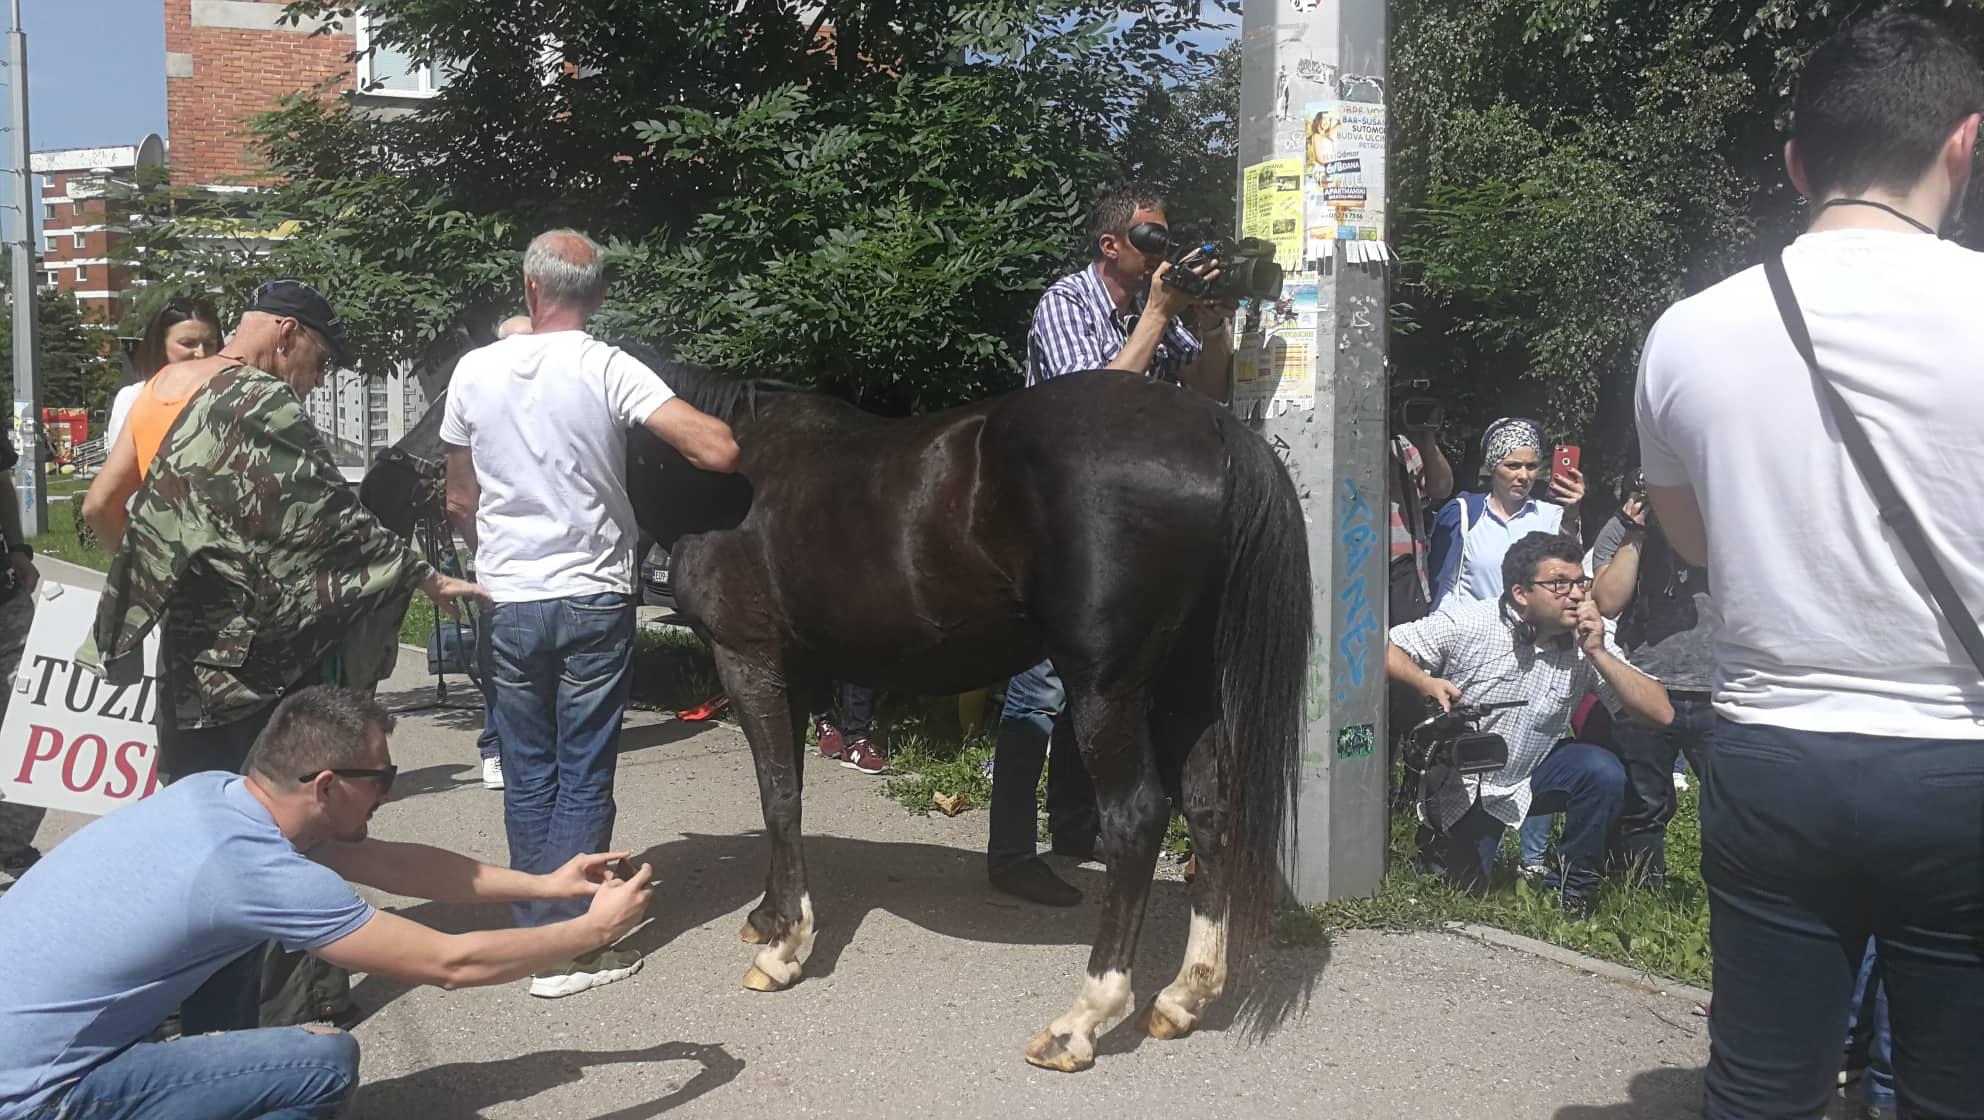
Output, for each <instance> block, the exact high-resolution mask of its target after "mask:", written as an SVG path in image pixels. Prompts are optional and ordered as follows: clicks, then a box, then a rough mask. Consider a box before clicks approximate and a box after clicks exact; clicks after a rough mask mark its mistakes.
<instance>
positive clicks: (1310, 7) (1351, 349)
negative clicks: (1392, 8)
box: [1235, 0, 1391, 904]
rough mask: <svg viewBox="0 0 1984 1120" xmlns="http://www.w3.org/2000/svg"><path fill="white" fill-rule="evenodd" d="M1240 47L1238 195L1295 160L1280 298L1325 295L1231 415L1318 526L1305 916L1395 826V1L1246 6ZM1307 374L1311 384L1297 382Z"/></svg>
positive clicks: (1304, 825) (1305, 793)
mask: <svg viewBox="0 0 1984 1120" xmlns="http://www.w3.org/2000/svg"><path fill="white" fill-rule="evenodd" d="M1241 38H1242V42H1241V77H1240V121H1241V124H1240V166H1241V168H1242V169H1243V171H1244V170H1245V169H1250V168H1252V169H1255V170H1254V171H1253V172H1252V173H1251V175H1247V176H1243V182H1242V192H1241V193H1242V196H1243V198H1247V199H1249V201H1248V202H1247V203H1246V205H1247V206H1249V207H1253V206H1256V205H1257V204H1258V205H1259V207H1260V208H1261V210H1262V212H1265V211H1266V209H1267V205H1268V204H1267V203H1265V202H1260V201H1259V200H1260V199H1261V198H1262V197H1263V194H1262V192H1264V191H1265V190H1266V189H1267V187H1268V184H1269V183H1270V182H1271V181H1272V176H1271V175H1270V172H1269V169H1266V168H1263V167H1262V166H1261V165H1263V164H1264V163H1266V162H1267V161H1291V160H1292V161H1295V165H1299V167H1300V170H1301V172H1302V175H1303V180H1302V191H1303V200H1302V203H1301V211H1302V213H1301V218H1302V223H1303V224H1302V231H1303V233H1304V235H1305V236H1304V237H1303V240H1302V250H1301V252H1300V258H1301V266H1300V267H1301V271H1302V272H1306V273H1307V274H1308V275H1307V276H1304V275H1301V274H1299V273H1298V272H1295V271H1291V273H1290V275H1289V278H1288V283H1287V284H1286V285H1285V287H1284V294H1285V295H1286V294H1287V293H1289V292H1291V291H1293V292H1296V293H1298V298H1297V302H1295V303H1294V304H1293V306H1294V307H1295V308H1298V309H1299V308H1302V307H1304V306H1307V305H1306V303H1305V302H1303V301H1304V300H1306V293H1307V291H1308V290H1309V289H1308V282H1311V281H1312V282H1313V285H1314V288H1313V290H1314V293H1315V295H1314V301H1315V302H1314V304H1313V311H1312V312H1311V313H1310V315H1309V317H1308V319H1307V320H1306V321H1305V320H1296V319H1291V318H1289V317H1288V312H1287V311H1286V310H1285V309H1284V310H1283V311H1281V312H1280V313H1279V315H1278V316H1277V317H1278V318H1279V319H1280V320H1281V321H1282V322H1283V323H1284V324H1285V325H1287V326H1288V327H1289V328H1291V330H1290V331H1289V332H1288V333H1286V334H1285V335H1283V340H1282V341H1280V342H1275V343H1271V344H1270V348H1277V347H1278V348H1279V352H1280V353H1281V355H1282V356H1283V359H1284V365H1283V367H1282V368H1280V369H1279V370H1275V369H1274V366H1273V362H1272V361H1270V362H1269V363H1268V365H1269V373H1268V374H1267V375H1266V376H1264V377H1262V378H1261V379H1260V380H1257V381H1255V382H1253V383H1252V384H1253V396H1252V397H1249V395H1248V393H1247V391H1246V389H1247V385H1248V383H1247V382H1244V381H1242V382H1236V387H1235V407H1236V409H1238V410H1239V411H1240V412H1241V414H1242V415H1243V416H1246V417H1248V418H1250V419H1252V418H1258V419H1259V430H1260V431H1261V433H1262V435H1264V436H1266V437H1267V438H1268V440H1269V442H1270V443H1272V444H1274V446H1275V447H1276V449H1277V450H1278V451H1279V452H1280V453H1281V455H1282V458H1283V460H1284V461H1285V462H1286V463H1287V464H1288V466H1289V470H1290V473H1291V474H1292V475H1293V476H1294V478H1295V484H1296V488H1297V489H1298V490H1299V491H1300V492H1301V494H1302V508H1303V512H1304V513H1305V514H1306V515H1307V517H1308V522H1309V563H1310V565H1311V570H1312V572H1313V578H1314V589H1313V601H1314V604H1315V620H1316V630H1315V635H1316V636H1315V644H1314V646H1313V648H1312V651H1311V654H1310V658H1309V708H1308V721H1307V736H1306V739H1305V742H1304V747H1303V755H1302V787H1301V789H1302V806H1301V811H1300V816H1299V820H1298V830H1297V842H1296V844H1295V846H1294V847H1293V849H1292V853H1291V858H1290V859H1289V860H1288V861H1287V866H1286V868H1285V871H1286V874H1287V876H1288V881H1289V883H1290V884H1291V886H1292V887H1293V889H1294V893H1295V897H1296V899H1297V900H1298V901H1300V902H1302V903H1305V904H1307V903H1315V902H1321V901H1324V900H1326V899H1333V898H1345V897H1353V896H1358V895H1368V894H1372V893H1374V892H1375V891H1376V890H1377V889H1378V887H1379V884H1380V880H1381V879H1382V878H1383V876H1384V869H1385V848H1386V840H1387V834H1388V831H1389V819H1388V811H1387V805H1386V784H1387V777H1388V774H1387V770H1388V765H1387V755H1388V752H1387V750H1386V727H1385V722H1386V720H1385V629H1386V626H1387V624H1388V620H1387V618H1386V613H1387V607H1388V604H1389V595H1388V580H1387V573H1388V566H1389V560H1390V555H1391V529H1390V525H1391V521H1390V510H1389V502H1388V477H1389V470H1388V467H1387V464H1388V461H1389V460H1388V453H1387V448H1386V440H1387V422H1386V418H1387V395H1386V393H1387V377H1386V374H1385V308H1386V303H1387V297H1386V274H1385V270H1386V266H1385V265H1384V264H1383V263H1381V261H1382V258H1383V257H1384V256H1387V255H1388V253H1387V251H1386V250H1384V248H1383V241H1382V238H1383V236H1384V233H1383V228H1382V222H1383V219H1382V211H1383V206H1384V189H1383V187H1384V155H1385V152H1384V144H1385V139H1384V137H1385V127H1384V126H1385V116H1384V111H1385V108H1384V101H1385V97H1386V88H1385V84H1384V81H1385V66H1386V58H1385V55H1386V51H1385V41H1386V24H1385V3H1384V0H1247V3H1246V9H1245V15H1244V19H1243V22H1242V25H1241ZM1347 103H1348V104H1347ZM1290 168H1291V164H1289V163H1287V162H1278V163H1277V164H1276V166H1275V168H1274V169H1273V171H1274V173H1276V174H1279V175H1280V183H1279V185H1277V186H1276V187H1275V189H1276V190H1278V191H1280V192H1283V193H1282V194H1281V195H1280V196H1279V197H1280V198H1282V199H1283V200H1284V207H1283V209H1282V210H1278V211H1276V214H1277V216H1278V217H1281V219H1282V220H1281V221H1278V222H1275V223H1272V224H1273V225H1274V227H1275V229H1276V230H1277V231H1278V232H1279V231H1285V230H1286V229H1287V223H1288V222H1289V221H1291V220H1292V219H1291V218H1289V217H1287V216H1286V215H1287V214H1288V211H1287V209H1286V206H1285V200H1286V199H1287V194H1286V192H1287V191H1289V190H1290V189H1291V186H1290V183H1291V180H1290V178H1289V177H1288V173H1289V171H1290ZM1325 172H1327V174H1324V173H1325ZM1367 188H1368V194H1366V193H1360V192H1365V191H1366V190H1367ZM1250 191H1253V192H1254V193H1253V194H1252V195H1250V193H1249V192H1250ZM1347 199H1361V200H1362V201H1361V202H1347V201H1344V200H1347ZM1326 203H1327V204H1326ZM1267 225H1268V223H1264V224H1263V226H1262V227H1261V229H1262V232H1263V233H1265V232H1266V229H1267ZM1319 229H1321V230H1327V231H1331V232H1327V233H1320V234H1319V232H1318V230H1319ZM1334 238H1350V239H1349V240H1343V241H1337V240H1334ZM1289 251H1290V253H1291V254H1293V253H1294V243H1293V242H1292V241H1291V242H1290V243H1289ZM1283 263H1284V265H1285V266H1286V265H1287V264H1289V263H1291V262H1289V261H1284V262H1283ZM1310 362H1313V375H1314V380H1313V383H1312V384H1310V383H1307V382H1305V381H1304V377H1303V375H1304V373H1305V372H1306V370H1307V368H1308V364H1309V363H1310ZM1305 392H1306V393H1307V394H1308V395H1307V397H1306V398H1305V396H1304V393H1305Z"/></svg>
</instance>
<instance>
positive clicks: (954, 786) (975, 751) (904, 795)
mask: <svg viewBox="0 0 1984 1120" xmlns="http://www.w3.org/2000/svg"><path fill="white" fill-rule="evenodd" d="M888 748H889V768H890V769H891V770H893V771H895V773H896V776H895V777H892V778H890V779H889V780H888V781H887V782H885V783H883V786H882V795H883V796H885V797H888V798H890V799H892V800H894V801H897V802H900V803H901V804H902V806H903V808H905V809H908V810H910V811H911V812H914V813H927V812H929V811H930V810H931V809H932V808H933V807H934V806H933V805H932V804H931V801H930V799H931V798H932V797H933V796H935V795H937V794H940V793H948V794H963V795H964V796H966V797H968V798H970V799H971V803H972V806H973V807H974V808H979V809H982V808H984V807H985V806H986V804H987V803H989V802H990V801H991V800H992V779H991V777H990V775H989V774H988V768H989V767H990V765H991V763H992V740H991V739H990V738H989V737H987V736H986V735H984V734H983V733H980V734H976V735H971V736H967V737H965V738H962V739H960V738H958V737H956V736H950V737H945V736H941V735H930V734H928V733H927V732H925V731H924V730H923V729H922V727H921V723H920V721H918V723H916V724H914V725H911V724H909V723H908V722H907V721H905V722H904V723H902V724H896V725H892V726H891V727H890V729H889V736H888Z"/></svg>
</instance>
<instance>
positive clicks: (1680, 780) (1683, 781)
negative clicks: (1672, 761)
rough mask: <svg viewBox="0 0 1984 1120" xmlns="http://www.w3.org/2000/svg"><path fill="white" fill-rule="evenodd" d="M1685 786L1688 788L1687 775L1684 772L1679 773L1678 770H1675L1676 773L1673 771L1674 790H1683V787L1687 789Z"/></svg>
mask: <svg viewBox="0 0 1984 1120" xmlns="http://www.w3.org/2000/svg"><path fill="white" fill-rule="evenodd" d="M1687 788H1688V776H1687V775H1686V774H1682V773H1679V772H1677V773H1675V775H1674V789H1675V791H1676V792H1679V791H1681V790H1685V789H1687Z"/></svg>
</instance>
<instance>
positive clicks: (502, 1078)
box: [350, 1042, 744, 1120]
mask: <svg viewBox="0 0 1984 1120" xmlns="http://www.w3.org/2000/svg"><path fill="white" fill-rule="evenodd" d="M657 1062H695V1063H697V1064H698V1065H700V1066H701V1067H702V1068H701V1069H700V1070H698V1071H697V1072H696V1074H695V1076H694V1077H691V1078H689V1080H688V1081H686V1082H684V1083H683V1084H681V1085H679V1086H677V1087H676V1088H674V1089H673V1090H671V1091H669V1092H668V1093H667V1094H666V1095H664V1096H661V1097H658V1098H656V1099H655V1100H652V1101H648V1102H647V1103H645V1104H638V1105H629V1106H628V1107H626V1108H622V1109H617V1110H615V1111H613V1112H607V1113H602V1114H601V1115H599V1116H597V1117H594V1118H593V1120H645V1118H646V1117H651V1116H660V1115H661V1114H662V1113H664V1112H667V1111H669V1110H670V1109H672V1108H675V1107H677V1106H678V1105H684V1104H687V1103H689V1102H690V1101H692V1100H695V1099H696V1098H697V1097H700V1096H702V1095H703V1094H704V1093H707V1092H709V1091H710V1090H712V1089H716V1088H719V1087H721V1086H723V1085H726V1084H729V1083H730V1082H731V1081H734V1080H736V1078H737V1075H738V1074H739V1073H740V1072H742V1071H743V1069H744V1063H743V1061H742V1060H741V1059H738V1058H733V1057H731V1056H730V1053H729V1051H727V1050H725V1049H724V1048H723V1047H722V1046H721V1045H719V1044H714V1043H695V1042H664V1043H662V1044H661V1045H659V1046H650V1047H647V1048H646V1049H642V1050H600V1051H588V1050H539V1051H536V1052H534V1053H530V1054H525V1055H524V1056H522V1057H519V1058H504V1059H501V1060H498V1061H490V1062H454V1063H451V1064H449V1065H444V1066H434V1067H432V1068H430V1069H423V1070H421V1071H419V1072H418V1073H409V1074H407V1075H405V1076H403V1077H394V1078H389V1079H387V1080H385V1081H379V1082H375V1083H369V1084H365V1085H360V1086H359V1088H358V1093H357V1095H356V1096H355V1097H354V1098H353V1100H352V1105H351V1110H350V1115H352V1116H418V1117H420V1118H421V1120H472V1118H474V1117H479V1116H481V1115H482V1111H483V1110H484V1109H486V1108H492V1107H494V1106H496V1105H499V1104H505V1103H508V1102H510V1101H521V1100H528V1099H530V1098H531V1097H534V1096H536V1095H538V1094H539V1093H542V1092H544V1091H545V1090H546V1089H550V1088H554V1087H556V1086H559V1085H569V1084H571V1083H573V1082H576V1081H579V1080H581V1079H583V1078H584V1077H585V1074H586V1070H587V1069H589V1068H591V1067H594V1066H608V1065H624V1064H633V1065H637V1066H648V1065H652V1064H653V1063H657Z"/></svg>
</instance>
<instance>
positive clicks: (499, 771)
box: [482, 758, 503, 789]
mask: <svg viewBox="0 0 1984 1120" xmlns="http://www.w3.org/2000/svg"><path fill="white" fill-rule="evenodd" d="M482 788H483V789H502V788H503V760H502V759H500V758H485V759H483V760H482Z"/></svg>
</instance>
